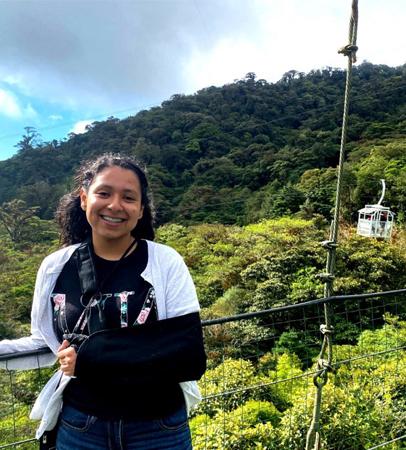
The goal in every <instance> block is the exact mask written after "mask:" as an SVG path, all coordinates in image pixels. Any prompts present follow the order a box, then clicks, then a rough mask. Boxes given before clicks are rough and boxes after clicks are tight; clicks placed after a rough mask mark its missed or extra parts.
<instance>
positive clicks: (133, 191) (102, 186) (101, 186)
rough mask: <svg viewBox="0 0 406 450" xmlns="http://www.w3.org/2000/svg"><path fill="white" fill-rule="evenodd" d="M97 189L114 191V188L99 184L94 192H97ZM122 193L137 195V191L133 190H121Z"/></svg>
mask: <svg viewBox="0 0 406 450" xmlns="http://www.w3.org/2000/svg"><path fill="white" fill-rule="evenodd" d="M98 189H114V187H113V186H111V185H109V184H100V185H99V186H96V190H98ZM123 192H125V193H127V192H131V193H133V194H136V193H137V191H136V190H135V189H123Z"/></svg>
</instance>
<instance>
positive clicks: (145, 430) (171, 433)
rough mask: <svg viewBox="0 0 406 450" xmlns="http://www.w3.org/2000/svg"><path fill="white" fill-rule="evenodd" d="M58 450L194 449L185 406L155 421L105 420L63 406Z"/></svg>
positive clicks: (57, 442)
mask: <svg viewBox="0 0 406 450" xmlns="http://www.w3.org/2000/svg"><path fill="white" fill-rule="evenodd" d="M56 448H57V450H192V442H191V437H190V430H189V424H188V420H187V413H186V408H185V407H184V406H182V408H181V409H179V411H176V412H175V413H174V414H171V415H169V416H167V417H163V418H161V419H156V420H102V419H99V418H97V417H95V416H90V415H88V414H85V413H83V412H81V411H79V410H77V409H76V408H73V407H72V406H69V405H64V407H63V409H62V413H61V417H60V422H59V427H58V434H57V439H56Z"/></svg>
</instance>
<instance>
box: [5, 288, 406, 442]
mask: <svg viewBox="0 0 406 450" xmlns="http://www.w3.org/2000/svg"><path fill="white" fill-rule="evenodd" d="M405 293H406V289H402V290H397V291H387V292H380V293H372V294H360V295H348V296H335V297H329V298H324V299H317V300H312V301H308V302H304V303H299V304H294V305H287V306H276V307H274V308H272V309H269V310H264V311H259V312H249V313H245V314H240V315H236V316H230V317H221V318H216V319H210V320H205V321H203V327H204V334H205V343H206V351H207V354H208V370H207V372H206V374H205V376H204V377H203V379H202V380H201V381H200V382H199V384H200V388H201V391H202V395H203V401H202V402H201V403H200V405H199V406H198V407H197V408H196V409H195V410H194V411H193V412H192V415H191V419H190V425H191V429H192V435H193V441H194V449H195V450H203V449H208V450H211V449H224V450H233V449H235V450H240V449H241V450H242V449H244V450H245V449H256V450H259V449H268V450H269V449H281V448H283V449H292V450H296V449H304V448H305V445H306V433H307V431H308V428H309V425H310V422H311V419H312V415H313V406H314V392H315V386H314V381H315V379H314V377H315V375H316V374H317V372H318V369H317V367H316V364H315V363H316V361H317V358H318V354H319V351H320V346H321V342H322V333H321V332H320V326H321V325H322V324H323V322H324V310H323V308H324V304H326V303H329V304H330V305H331V307H332V311H333V323H334V337H333V342H334V345H333V364H332V367H331V368H329V376H328V380H326V385H325V386H324V390H323V397H322V408H321V419H320V424H321V430H320V431H321V448H323V449H334V450H340V449H343V450H344V449H345V450H347V449H360V450H361V449H375V448H386V449H393V450H395V449H402V448H406V420H405V419H406V396H405V392H406V352H405V348H406V302H405V295H404V294H405ZM46 351H47V350H46V349H41V350H40V351H39V352H34V353H30V355H27V354H13V355H3V356H0V365H2V366H3V367H4V368H3V369H2V370H0V449H3V448H4V449H5V448H10V449H16V450H21V449H22V450H31V449H34V448H37V446H38V443H37V442H36V441H35V439H33V436H34V430H35V425H36V424H35V423H33V422H31V421H29V419H28V414H29V410H30V408H31V406H32V403H33V401H34V400H35V397H36V395H37V394H38V392H39V391H40V390H41V388H42V386H43V385H44V384H45V382H46V380H47V379H48V378H49V377H50V375H51V374H52V372H53V371H54V370H55V368H43V367H41V366H42V365H43V360H44V352H46ZM28 356H29V357H31V358H35V359H36V361H37V369H35V370H32V371H25V372H22V371H16V370H14V369H13V367H15V365H16V364H15V361H16V359H21V358H27V357H28Z"/></svg>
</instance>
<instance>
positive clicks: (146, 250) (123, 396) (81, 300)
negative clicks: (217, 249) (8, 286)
mask: <svg viewBox="0 0 406 450" xmlns="http://www.w3.org/2000/svg"><path fill="white" fill-rule="evenodd" d="M57 219H58V222H59V224H60V227H61V241H62V244H63V247H62V248H61V249H60V250H58V251H57V252H55V253H53V254H51V255H49V256H48V257H47V258H45V260H44V261H43V263H42V265H41V267H40V269H39V271H38V275H37V282H36V288H35V294H34V300H33V307H32V335H31V336H30V337H29V338H23V339H22V340H15V341H2V342H0V354H1V353H9V352H10V351H11V349H12V350H14V351H15V350H18V349H21V350H29V349H35V348H39V347H43V346H44V345H48V346H49V347H50V348H51V350H52V351H53V352H54V353H55V355H56V357H57V359H58V360H59V363H60V372H59V375H58V374H56V376H55V377H53V378H52V379H51V380H50V382H49V384H48V385H47V386H46V387H45V388H44V391H43V392H42V393H41V394H40V396H39V398H38V400H37V402H36V405H35V407H34V410H33V413H32V416H35V417H36V418H38V417H41V418H42V422H41V424H40V427H39V429H38V432H37V437H41V436H42V434H43V433H44V431H48V430H51V429H52V428H53V427H56V436H57V438H56V446H57V448H58V450H88V449H92V450H104V449H106V448H113V447H114V445H116V443H120V445H119V446H117V447H114V448H126V449H129V450H131V449H136V448H160V449H168V450H169V449H172V450H189V449H191V448H192V446H191V438H190V430H189V425H188V421H187V413H188V410H189V409H190V407H192V406H193V405H194V404H196V403H197V402H198V401H199V399H200V394H199V390H198V388H197V384H196V381H194V380H197V379H199V378H200V377H201V376H202V374H203V372H204V370H205V364H206V358H205V353H204V347H203V338H202V330H201V324H200V318H199V303H198V300H197V297H196V290H195V287H194V284H193V281H192V279H191V277H190V274H189V271H188V269H187V268H186V265H185V263H184V262H183V259H182V258H181V257H180V255H179V254H178V253H176V251H175V250H173V249H172V248H170V247H167V246H164V245H161V244H157V243H155V242H153V239H154V230H153V226H152V219H153V213H152V207H151V202H150V199H149V196H148V182H147V179H146V176H145V173H144V171H143V170H142V169H141V168H140V166H139V165H138V164H137V163H136V161H134V160H133V159H132V158H130V157H127V156H120V155H117V154H104V155H102V156H100V157H99V158H97V159H96V160H94V161H90V162H88V163H85V164H84V165H82V166H81V167H80V168H79V171H78V172H77V176H76V178H75V188H74V190H73V191H72V192H70V193H69V194H67V195H65V196H64V197H63V198H62V199H61V202H60V206H59V208H58V212H57ZM61 375H62V378H61ZM58 383H59V387H58V389H57V391H55V388H56V386H57V384H58ZM54 391H55V392H54ZM57 393H58V395H57ZM38 411H40V412H41V413H40V414H39V413H38Z"/></svg>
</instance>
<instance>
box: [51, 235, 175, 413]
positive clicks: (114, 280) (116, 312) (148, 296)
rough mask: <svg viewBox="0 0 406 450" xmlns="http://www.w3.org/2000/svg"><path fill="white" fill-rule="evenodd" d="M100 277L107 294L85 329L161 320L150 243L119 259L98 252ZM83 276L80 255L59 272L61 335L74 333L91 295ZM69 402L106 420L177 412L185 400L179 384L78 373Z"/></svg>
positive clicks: (55, 296) (56, 304)
mask: <svg viewBox="0 0 406 450" xmlns="http://www.w3.org/2000/svg"><path fill="white" fill-rule="evenodd" d="M93 261H94V265H95V269H96V275H97V279H98V280H106V281H105V282H104V283H103V287H102V294H101V295H100V296H99V298H98V301H97V304H95V305H94V306H92V308H91V313H90V317H89V320H88V321H87V322H86V325H85V327H84V329H83V331H81V332H82V333H83V334H89V330H90V332H95V331H97V330H100V329H106V328H119V327H123V326H142V324H143V323H147V322H150V321H155V320H157V310H156V300H155V291H154V288H153V286H151V284H150V283H148V282H147V281H146V280H144V279H143V278H142V277H141V273H142V272H143V271H144V269H145V267H146V265H147V262H148V246H147V243H146V242H145V241H139V242H138V245H137V247H136V249H135V250H134V251H133V252H132V253H131V254H130V255H128V256H127V257H126V258H124V259H123V260H122V261H121V262H120V265H119V267H118V269H117V270H116V271H115V272H114V275H113V276H111V277H109V276H108V275H109V274H110V273H111V271H112V270H113V267H114V266H115V265H116V264H117V262H116V261H108V260H105V259H103V258H100V257H98V256H97V255H93ZM81 294H82V293H81V289H80V282H79V275H78V271H77V266H76V262H75V260H74V258H70V260H69V261H68V262H67V263H66V264H65V266H64V268H63V270H62V272H61V274H60V275H59V277H58V280H57V282H56V285H55V288H54V291H53V293H52V296H51V301H52V304H53V308H54V328H55V332H56V334H57V336H58V338H59V339H60V341H62V340H63V334H64V333H71V332H73V330H74V328H75V325H76V323H77V321H78V319H79V317H80V316H81V314H82V312H83V310H84V305H85V303H86V301H85V300H83V299H82V295H81ZM63 398H64V402H65V403H68V404H71V405H72V406H74V407H76V408H78V409H80V410H81V411H84V412H86V413H88V414H92V415H94V416H97V417H100V418H105V419H118V418H130V419H131V418H144V419H148V418H158V417H162V416H164V415H166V414H169V413H171V412H173V411H175V410H176V409H177V408H179V407H180V405H181V404H182V403H183V401H184V400H183V394H182V391H181V388H180V387H179V384H178V383H173V382H170V383H169V382H168V384H166V385H165V384H161V385H160V386H137V385H133V384H131V381H129V382H128V385H126V386H123V385H118V383H116V382H115V380H114V378H113V379H111V380H108V381H107V384H106V382H105V381H104V382H103V384H101V383H99V382H98V380H97V374H95V377H94V380H93V381H92V382H91V383H89V382H87V381H86V382H85V381H84V380H80V379H79V378H73V379H72V380H71V381H70V382H69V384H68V386H67V387H66V389H65V391H64V396H63Z"/></svg>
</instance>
